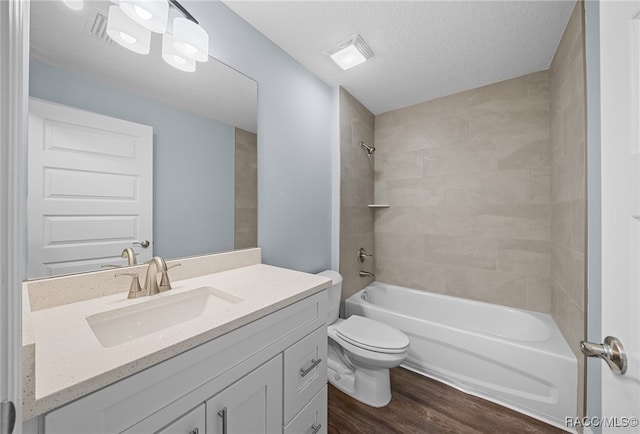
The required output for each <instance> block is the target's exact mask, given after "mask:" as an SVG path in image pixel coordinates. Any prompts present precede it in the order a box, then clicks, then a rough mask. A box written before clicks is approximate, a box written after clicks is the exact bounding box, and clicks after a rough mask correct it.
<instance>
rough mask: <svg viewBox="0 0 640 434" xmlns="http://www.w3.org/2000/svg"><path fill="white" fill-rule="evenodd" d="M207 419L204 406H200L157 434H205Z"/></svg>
mask: <svg viewBox="0 0 640 434" xmlns="http://www.w3.org/2000/svg"><path fill="white" fill-rule="evenodd" d="M205 418H206V412H205V407H204V404H200V405H199V406H197V407H196V408H195V409H193V410H192V411H190V412H189V413H187V414H185V415H184V416H182V417H180V418H178V419H177V420H175V421H173V422H172V423H171V424H169V425H168V426H166V427H164V428H163V429H161V430H160V431H157V432H156V434H176V433H184V434H205V429H204V428H205V426H204V425H205Z"/></svg>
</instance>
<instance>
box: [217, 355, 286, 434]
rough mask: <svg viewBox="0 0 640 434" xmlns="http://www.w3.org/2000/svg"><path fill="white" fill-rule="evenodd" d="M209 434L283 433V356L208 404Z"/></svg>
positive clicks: (235, 384) (228, 388) (232, 386)
mask: <svg viewBox="0 0 640 434" xmlns="http://www.w3.org/2000/svg"><path fill="white" fill-rule="evenodd" d="M206 406H207V433H209V434H258V433H265V434H266V433H276V432H281V431H282V356H281V355H278V356H276V357H274V358H273V359H271V360H269V361H268V362H267V363H265V364H264V365H262V366H260V367H259V368H257V369H255V370H253V371H251V372H250V373H249V374H247V375H246V376H244V377H242V378H241V379H239V380H238V381H236V382H235V383H233V384H232V385H231V386H229V387H227V388H226V389H224V390H223V391H222V392H220V393H218V394H217V395H215V396H214V397H213V398H211V399H209V400H208V401H207V402H206Z"/></svg>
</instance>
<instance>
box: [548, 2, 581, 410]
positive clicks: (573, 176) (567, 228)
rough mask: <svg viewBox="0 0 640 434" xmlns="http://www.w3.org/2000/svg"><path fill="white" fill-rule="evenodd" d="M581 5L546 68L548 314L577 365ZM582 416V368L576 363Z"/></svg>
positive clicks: (574, 13) (578, 332)
mask: <svg viewBox="0 0 640 434" xmlns="http://www.w3.org/2000/svg"><path fill="white" fill-rule="evenodd" d="M584 85H585V72H584V18H583V4H582V2H578V3H577V4H576V7H575V8H574V11H573V13H572V15H571V18H570V19H569V22H568V24H567V27H566V29H565V31H564V35H563V36H562V39H561V40H560V44H559V45H558V49H557V50H556V54H555V57H554V59H553V62H552V63H551V67H550V68H549V88H550V103H549V107H550V118H551V122H550V133H551V136H550V146H551V203H552V213H551V300H552V303H551V315H552V316H553V319H554V320H555V322H556V324H558V327H559V328H560V331H561V332H562V334H563V335H564V337H565V339H566V340H567V342H568V343H569V345H570V347H571V349H572V350H573V352H574V353H575V355H576V357H577V359H578V361H582V359H583V356H582V354H581V353H580V349H579V346H578V342H579V341H580V340H581V339H584V336H585V312H584V310H585V305H586V285H585V274H586V259H585V255H584V252H585V248H586V146H585V143H586V109H585V105H586V103H585V101H586V96H585V95H586V94H585V88H584ZM578 370H579V372H578V379H579V383H578V384H579V390H578V396H579V399H578V402H579V406H578V414H579V415H584V409H583V402H584V400H583V396H584V383H583V381H582V379H583V377H584V363H579V364H578Z"/></svg>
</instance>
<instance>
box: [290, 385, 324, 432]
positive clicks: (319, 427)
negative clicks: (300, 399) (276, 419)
mask: <svg viewBox="0 0 640 434" xmlns="http://www.w3.org/2000/svg"><path fill="white" fill-rule="evenodd" d="M327 428H328V427H327V385H326V384H325V386H324V387H323V388H322V389H321V390H320V392H318V394H317V395H316V396H315V397H314V398H313V399H312V400H311V402H310V403H309V404H307V406H306V407H305V408H303V409H302V410H301V411H300V413H298V415H297V416H296V417H294V418H293V420H292V421H291V422H289V425H287V426H285V427H284V429H283V430H282V432H283V434H326V433H327Z"/></svg>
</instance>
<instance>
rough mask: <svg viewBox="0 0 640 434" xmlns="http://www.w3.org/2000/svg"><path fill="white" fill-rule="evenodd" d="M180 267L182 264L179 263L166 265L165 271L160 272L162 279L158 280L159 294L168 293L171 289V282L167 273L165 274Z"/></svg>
mask: <svg viewBox="0 0 640 434" xmlns="http://www.w3.org/2000/svg"><path fill="white" fill-rule="evenodd" d="M181 265H182V264H180V263H178V264H172V265H168V266H167V269H166V270H162V277H161V278H160V285H159V287H158V290H159V291H160V292H164V291H168V290H170V289H171V281H170V280H169V273H167V271H168V270H170V269H172V268H175V267H180V266H181Z"/></svg>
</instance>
